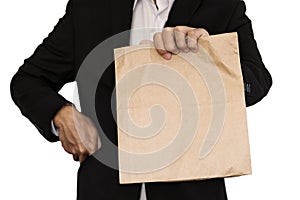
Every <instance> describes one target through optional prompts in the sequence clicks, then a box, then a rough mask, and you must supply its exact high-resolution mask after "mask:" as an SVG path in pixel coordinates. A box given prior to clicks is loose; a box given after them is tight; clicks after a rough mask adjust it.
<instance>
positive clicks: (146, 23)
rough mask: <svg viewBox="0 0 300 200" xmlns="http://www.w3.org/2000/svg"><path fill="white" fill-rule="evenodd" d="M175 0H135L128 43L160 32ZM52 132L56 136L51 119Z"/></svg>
mask: <svg viewBox="0 0 300 200" xmlns="http://www.w3.org/2000/svg"><path fill="white" fill-rule="evenodd" d="M174 1H175V0H156V3H157V4H156V5H155V3H154V0H135V2H134V6H133V14H132V23H131V32H130V45H138V44H140V42H142V41H143V40H153V35H154V34H155V33H156V32H161V31H162V29H163V27H164V25H165V23H166V21H167V19H168V16H169V13H170V10H171V8H172V5H173V3H174ZM51 130H52V133H53V134H55V135H56V136H58V130H57V129H56V128H55V126H54V123H53V120H52V121H51Z"/></svg>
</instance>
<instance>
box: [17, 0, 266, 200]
mask: <svg viewBox="0 0 300 200" xmlns="http://www.w3.org/2000/svg"><path fill="white" fill-rule="evenodd" d="M245 12H246V7H245V3H244V2H243V1H240V0H69V2H68V5H67V9H66V13H65V15H64V16H63V17H62V18H61V19H60V20H59V22H58V24H57V25H56V26H55V28H54V30H53V31H52V32H51V33H50V34H49V35H48V37H47V38H46V39H45V40H44V41H43V43H42V44H41V45H39V46H38V47H37V49H36V50H35V52H34V54H33V55H32V56H31V57H29V58H28V59H26V60H25V62H24V64H23V65H22V66H21V67H20V68H19V70H18V72H17V73H16V74H15V76H14V77H13V79H12V81H11V94H12V98H13V100H14V102H15V103H16V105H17V106H18V107H19V108H20V110H21V112H22V114H23V115H24V116H26V117H27V118H28V119H29V120H30V121H31V122H32V123H33V124H34V125H35V126H36V127H37V129H38V130H39V132H40V133H41V135H42V136H44V137H45V138H46V139H47V140H48V141H50V142H56V141H60V142H61V144H62V146H63V148H64V149H65V151H66V152H68V153H70V154H71V155H72V156H73V158H74V160H76V161H80V163H81V165H80V168H79V170H78V182H77V186H78V187H77V199H78V200H94V199H95V200H96V199H116V200H117V199H128V200H134V199H139V195H140V188H141V184H129V185H120V184H119V183H118V171H117V170H115V169H112V168H110V167H107V166H106V165H105V164H103V163H101V162H99V161H98V160H97V159H95V158H94V156H92V154H93V153H95V152H99V151H102V150H103V149H105V144H101V137H99V130H97V128H96V127H95V125H94V123H95V121H93V120H94V119H91V118H90V116H89V107H88V106H89V105H85V102H81V107H82V110H81V112H79V111H77V110H76V108H75V107H74V106H73V105H72V103H71V102H69V101H67V100H66V99H65V98H63V97H62V96H61V95H59V94H58V91H59V90H60V89H61V88H62V87H63V85H64V84H66V83H68V82H72V81H75V79H76V75H77V72H78V70H79V68H80V66H81V64H82V62H83V60H84V59H85V58H86V56H87V55H88V54H89V53H90V52H91V50H92V49H93V48H94V47H96V46H97V45H98V44H100V43H101V42H102V41H104V40H105V39H107V38H109V37H111V36H113V35H115V34H118V33H120V32H123V31H126V30H130V29H134V28H147V27H157V28H160V29H161V31H158V32H155V33H154V32H153V33H152V32H146V33H144V34H135V33H134V32H132V33H131V34H130V35H129V36H128V37H127V40H126V42H124V44H123V46H124V45H133V44H139V43H143V42H145V41H149V40H153V42H154V45H155V47H156V49H157V52H158V53H159V54H160V55H161V56H162V57H163V58H164V59H167V60H169V59H172V55H173V54H178V53H179V52H189V51H192V52H197V48H198V46H197V40H198V39H199V38H200V37H206V36H208V35H209V34H210V35H214V34H220V33H226V32H237V33H238V39H239V49H240V60H241V67H242V73H243V79H244V84H245V101H246V105H247V106H251V105H254V104H255V103H257V102H259V101H260V100H261V99H262V98H263V97H264V96H266V94H267V93H268V91H269V89H270V87H271V84H272V79H271V76H270V74H269V72H268V71H267V69H266V68H265V66H264V64H263V61H262V58H261V56H260V53H259V50H258V48H257V45H256V42H255V39H254V35H253V30H252V26H251V21H250V19H249V18H248V17H247V16H246V15H245ZM107 51H110V53H111V54H113V50H112V49H107ZM77 84H78V87H79V88H80V87H81V84H83V82H80V81H77ZM114 87H115V80H114V65H113V64H112V65H110V66H109V67H108V68H107V70H106V71H105V73H104V74H103V75H102V77H101V79H100V81H99V84H98V87H97V91H96V95H95V97H91V98H95V102H96V105H95V109H96V113H97V120H98V121H99V124H100V125H101V128H102V129H103V132H104V134H105V135H106V136H107V137H108V138H109V139H110V140H111V141H112V142H113V143H115V144H116V143H117V142H116V141H117V138H116V135H117V127H116V124H115V121H114V119H113V115H112V111H111V109H110V108H111V96H112V94H113V89H114ZM81 95H83V93H81V91H80V89H79V96H81ZM75 124H76V125H75ZM78 130H80V131H78ZM82 133H84V134H82ZM111 156H112V157H114V158H117V154H116V153H112V154H111ZM45 173H47V172H45ZM146 194H147V199H149V200H159V199H163V200H167V199H170V200H171V199H172V200H182V199H188V200H193V199H203V200H224V199H227V196H226V189H225V184H224V179H222V178H218V179H210V180H204V181H186V182H173V183H147V184H146Z"/></svg>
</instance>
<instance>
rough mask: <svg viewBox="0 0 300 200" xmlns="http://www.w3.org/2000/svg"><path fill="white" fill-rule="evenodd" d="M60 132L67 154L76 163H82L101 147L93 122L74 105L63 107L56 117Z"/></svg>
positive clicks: (55, 122) (55, 120) (55, 121)
mask: <svg viewBox="0 0 300 200" xmlns="http://www.w3.org/2000/svg"><path fill="white" fill-rule="evenodd" d="M53 122H54V124H55V126H56V127H57V128H58V131H59V139H60V141H61V143H62V146H63V148H64V149H65V151H66V152H68V153H70V154H72V155H73V158H74V160H75V161H80V163H82V162H83V161H84V160H85V159H86V157H87V156H88V155H91V154H92V153H94V152H95V151H97V150H98V149H99V148H100V147H101V142H100V138H99V136H98V132H97V130H96V128H95V126H94V124H93V122H92V121H91V120H90V119H89V118H88V117H86V116H84V115H83V114H81V113H80V112H78V111H77V110H76V109H75V108H74V107H73V106H72V105H67V106H64V107H62V108H61V109H60V110H59V111H58V112H57V114H56V115H55V117H54V120H53Z"/></svg>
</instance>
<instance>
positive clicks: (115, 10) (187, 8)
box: [111, 0, 202, 45]
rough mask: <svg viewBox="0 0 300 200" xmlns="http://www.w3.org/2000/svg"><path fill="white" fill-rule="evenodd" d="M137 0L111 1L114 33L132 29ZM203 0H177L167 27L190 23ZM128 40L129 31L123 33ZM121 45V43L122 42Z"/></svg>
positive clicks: (127, 40)
mask: <svg viewBox="0 0 300 200" xmlns="http://www.w3.org/2000/svg"><path fill="white" fill-rule="evenodd" d="M134 1H135V0H114V1H111V13H112V18H111V20H112V35H115V34H118V33H120V32H123V31H127V30H130V28H131V21H132V9H133V4H134ZM201 2H202V0H175V2H174V4H173V6H172V8H171V11H170V14H169V17H168V20H167V22H166V23H165V27H174V26H176V25H188V24H189V21H190V19H191V17H192V16H193V14H194V13H195V11H196V10H197V9H198V8H199V6H200V5H201ZM122 36H123V37H126V39H125V40H126V42H125V43H124V44H123V45H128V44H129V32H128V34H123V35H122ZM120 45H121V44H120Z"/></svg>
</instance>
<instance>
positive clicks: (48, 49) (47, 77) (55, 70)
mask: <svg viewBox="0 0 300 200" xmlns="http://www.w3.org/2000/svg"><path fill="white" fill-rule="evenodd" d="M73 52H74V47H73V25H72V0H70V1H69V2H68V5H67V9H66V13H65V15H64V16H63V17H62V18H61V19H60V20H59V22H58V24H57V25H56V26H55V27H54V30H53V31H52V32H51V33H50V34H49V35H48V37H47V38H46V39H44V40H43V42H42V44H40V45H39V46H38V47H37V49H36V50H35V52H34V53H33V55H32V56H31V57H29V58H28V59H26V60H25V61H24V64H23V65H22V66H21V67H20V68H19V70H18V71H17V73H16V74H15V75H14V77H13V78H12V80H11V85H10V89H11V96H12V99H13V101H14V102H15V104H16V105H17V106H18V107H19V108H20V110H21V112H22V114H23V115H24V116H25V117H27V118H28V119H29V120H30V121H31V122H32V123H33V124H34V125H35V126H36V128H37V129H38V130H39V132H40V133H41V134H42V135H43V136H44V137H45V138H46V139H47V140H48V141H51V142H55V141H57V140H58V137H57V136H55V135H54V134H53V133H52V132H51V120H52V119H53V117H54V116H55V114H56V112H57V111H58V110H59V109H60V108H61V107H62V106H63V105H65V104H66V103H68V101H67V100H66V99H65V98H63V97H62V96H61V95H59V94H58V91H59V90H60V89H61V88H62V86H63V85H64V84H65V83H67V82H71V81H74V80H75V76H76V71H75V67H74V53H73Z"/></svg>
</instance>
